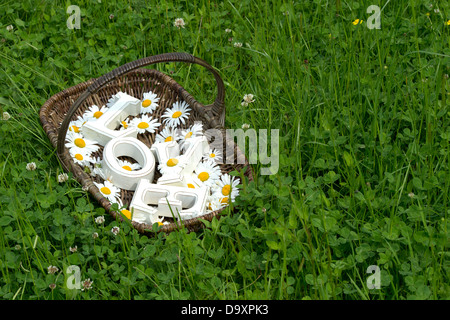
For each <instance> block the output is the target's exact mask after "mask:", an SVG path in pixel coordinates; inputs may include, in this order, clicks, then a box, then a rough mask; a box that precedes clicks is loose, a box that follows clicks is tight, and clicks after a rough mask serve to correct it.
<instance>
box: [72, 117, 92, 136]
mask: <svg viewBox="0 0 450 320" xmlns="http://www.w3.org/2000/svg"><path fill="white" fill-rule="evenodd" d="M88 121H89V119H88V118H87V117H86V115H85V114H83V115H82V116H78V117H77V120H73V121H70V123H69V131H73V132H75V133H80V132H81V130H82V127H83V125H84V124H85V123H86V122H88Z"/></svg>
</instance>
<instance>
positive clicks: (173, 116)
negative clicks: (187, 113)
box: [172, 111, 183, 119]
mask: <svg viewBox="0 0 450 320" xmlns="http://www.w3.org/2000/svg"><path fill="white" fill-rule="evenodd" d="M182 114H183V113H182V112H181V111H175V112H174V113H173V114H172V118H174V119H175V118H178V117H179V116H181V115H182Z"/></svg>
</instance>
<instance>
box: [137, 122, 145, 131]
mask: <svg viewBox="0 0 450 320" xmlns="http://www.w3.org/2000/svg"><path fill="white" fill-rule="evenodd" d="M137 127H138V128H139V129H147V128H148V123H147V122H141V123H139V124H138V126H137Z"/></svg>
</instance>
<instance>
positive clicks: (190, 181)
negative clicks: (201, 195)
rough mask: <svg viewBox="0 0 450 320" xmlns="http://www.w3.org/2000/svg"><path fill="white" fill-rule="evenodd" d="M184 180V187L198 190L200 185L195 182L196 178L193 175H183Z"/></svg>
mask: <svg viewBox="0 0 450 320" xmlns="http://www.w3.org/2000/svg"><path fill="white" fill-rule="evenodd" d="M184 180H185V181H186V187H188V188H191V189H197V188H200V185H199V184H198V183H197V182H195V181H196V180H197V176H196V175H195V174H194V173H191V174H187V175H185V176H184Z"/></svg>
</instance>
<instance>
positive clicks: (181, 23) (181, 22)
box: [173, 18, 186, 29]
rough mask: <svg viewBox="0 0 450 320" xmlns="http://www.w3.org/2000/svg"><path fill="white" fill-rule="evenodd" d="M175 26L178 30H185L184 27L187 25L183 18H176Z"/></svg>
mask: <svg viewBox="0 0 450 320" xmlns="http://www.w3.org/2000/svg"><path fill="white" fill-rule="evenodd" d="M173 25H174V26H175V27H177V28H178V29H180V28H184V26H185V25H186V23H185V22H184V19H183V18H176V19H175V21H174V23H173Z"/></svg>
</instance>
